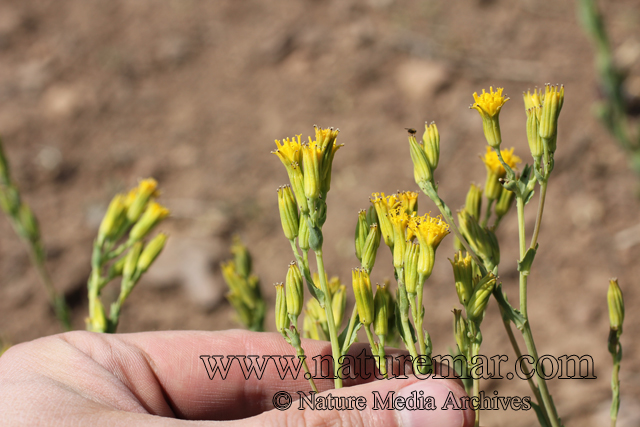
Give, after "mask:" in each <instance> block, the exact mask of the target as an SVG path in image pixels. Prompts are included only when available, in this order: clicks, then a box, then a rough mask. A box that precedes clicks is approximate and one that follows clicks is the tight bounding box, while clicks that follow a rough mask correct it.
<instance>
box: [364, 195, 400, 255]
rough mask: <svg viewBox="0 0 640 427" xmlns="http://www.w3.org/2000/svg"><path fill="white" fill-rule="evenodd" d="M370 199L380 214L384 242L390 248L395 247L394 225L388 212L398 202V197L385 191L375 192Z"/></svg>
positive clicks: (379, 220) (379, 219)
mask: <svg viewBox="0 0 640 427" xmlns="http://www.w3.org/2000/svg"><path fill="white" fill-rule="evenodd" d="M369 201H370V202H371V203H372V204H373V207H374V208H375V209H376V213H377V214H378V222H379V225H380V231H381V232H382V237H383V238H384V243H385V244H386V245H387V246H389V247H390V248H393V226H392V225H391V221H390V220H389V218H388V217H387V214H388V213H389V211H390V210H392V209H393V208H394V207H395V205H396V204H397V203H398V199H396V197H395V196H393V195H391V196H385V195H384V193H373V194H372V195H371V197H370V198H369Z"/></svg>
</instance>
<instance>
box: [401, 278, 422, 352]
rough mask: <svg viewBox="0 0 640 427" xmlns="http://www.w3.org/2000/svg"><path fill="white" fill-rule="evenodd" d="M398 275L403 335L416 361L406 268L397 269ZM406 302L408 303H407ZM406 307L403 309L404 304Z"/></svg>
mask: <svg viewBox="0 0 640 427" xmlns="http://www.w3.org/2000/svg"><path fill="white" fill-rule="evenodd" d="M396 277H397V280H398V292H399V294H400V295H399V300H400V301H399V302H398V307H399V308H400V323H401V324H402V336H403V337H404V342H405V345H406V346H407V350H409V354H410V355H411V357H412V358H413V360H414V363H415V362H416V361H417V358H418V352H417V351H416V346H415V343H414V342H413V336H412V335H411V327H410V326H409V307H408V302H407V301H408V299H409V298H408V295H407V288H406V287H405V285H404V268H403V267H400V268H397V269H396ZM403 301H405V302H403ZM405 304H406V305H405ZM403 305H404V307H405V308H406V309H403V308H402V306H403Z"/></svg>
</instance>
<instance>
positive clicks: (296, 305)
mask: <svg viewBox="0 0 640 427" xmlns="http://www.w3.org/2000/svg"><path fill="white" fill-rule="evenodd" d="M285 283H286V296H287V313H288V314H290V315H292V316H294V317H295V318H298V316H300V313H301V312H302V305H303V303H304V283H303V282H302V274H301V273H300V269H299V268H298V264H296V263H295V261H292V262H291V264H289V270H288V271H287V279H286V282H285Z"/></svg>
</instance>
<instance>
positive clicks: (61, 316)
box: [28, 242, 71, 331]
mask: <svg viewBox="0 0 640 427" xmlns="http://www.w3.org/2000/svg"><path fill="white" fill-rule="evenodd" d="M28 245H29V249H30V250H29V256H30V257H31V262H32V263H33V265H34V266H35V268H36V271H37V273H38V276H39V277H40V281H41V282H42V284H43V285H44V287H45V289H46V291H47V295H48V297H49V302H50V303H51V305H52V306H53V310H54V313H55V315H56V317H57V319H58V321H59V322H60V325H62V328H63V329H64V330H65V331H70V330H71V321H70V319H69V306H68V305H67V302H66V301H65V299H64V296H63V295H61V294H59V293H58V291H56V288H55V287H54V286H53V281H52V280H51V276H49V272H48V270H47V267H46V266H45V261H44V251H43V250H42V248H41V247H37V246H36V245H38V246H39V245H40V242H37V243H34V242H28Z"/></svg>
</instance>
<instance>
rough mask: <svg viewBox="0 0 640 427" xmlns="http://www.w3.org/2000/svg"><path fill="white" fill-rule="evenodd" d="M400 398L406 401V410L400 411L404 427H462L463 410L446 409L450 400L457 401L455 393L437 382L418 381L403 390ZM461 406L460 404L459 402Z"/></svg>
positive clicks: (400, 392) (399, 394)
mask: <svg viewBox="0 0 640 427" xmlns="http://www.w3.org/2000/svg"><path fill="white" fill-rule="evenodd" d="M398 396H401V397H403V398H404V399H405V404H406V405H405V409H403V410H401V411H399V413H400V421H401V423H402V424H401V425H402V427H423V426H442V427H461V426H462V425H463V423H464V414H463V413H462V411H461V410H457V409H451V405H450V406H449V409H445V408H444V405H445V402H446V401H447V398H448V399H450V400H451V399H457V397H456V396H455V394H454V393H453V391H451V390H450V389H448V388H447V387H446V386H445V385H444V384H442V383H441V382H439V381H436V380H426V381H418V382H417V383H413V384H411V385H410V386H407V387H405V388H403V389H401V390H400V391H399V392H398ZM458 404H459V402H458Z"/></svg>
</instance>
